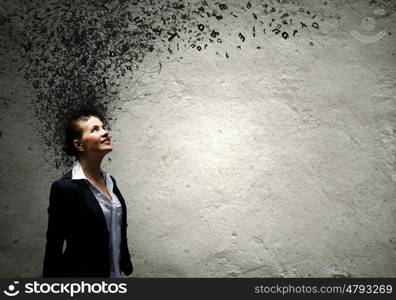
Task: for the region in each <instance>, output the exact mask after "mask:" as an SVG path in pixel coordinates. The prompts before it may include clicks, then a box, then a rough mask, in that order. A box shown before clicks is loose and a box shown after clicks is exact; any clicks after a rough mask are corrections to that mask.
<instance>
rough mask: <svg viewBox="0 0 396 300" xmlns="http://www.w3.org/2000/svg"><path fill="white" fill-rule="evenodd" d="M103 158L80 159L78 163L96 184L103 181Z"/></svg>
mask: <svg viewBox="0 0 396 300" xmlns="http://www.w3.org/2000/svg"><path fill="white" fill-rule="evenodd" d="M102 160H103V157H92V156H91V157H80V158H79V159H78V162H79V163H80V165H81V168H82V169H83V171H84V174H85V176H86V177H87V178H88V179H90V180H93V181H95V182H99V181H101V180H102V179H103V178H102V173H101V172H100V165H101V163H102Z"/></svg>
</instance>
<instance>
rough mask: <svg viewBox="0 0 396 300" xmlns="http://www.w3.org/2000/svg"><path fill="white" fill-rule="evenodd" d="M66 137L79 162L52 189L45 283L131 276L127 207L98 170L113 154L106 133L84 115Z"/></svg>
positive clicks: (94, 119)
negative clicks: (51, 279) (47, 279)
mask: <svg viewBox="0 0 396 300" xmlns="http://www.w3.org/2000/svg"><path fill="white" fill-rule="evenodd" d="M65 137H66V147H65V150H66V153H67V154H68V155H72V156H75V157H76V158H77V160H76V162H75V163H74V165H73V168H72V170H70V171H69V172H68V173H66V174H65V175H64V176H63V178H62V179H60V180H57V181H55V182H54V183H53V184H52V186H51V192H50V199H49V208H48V230H47V244H46V250H45V257H44V270H43V277H120V274H121V271H122V272H123V273H124V274H125V275H129V274H131V273H132V270H133V267H132V263H131V259H130V255H129V250H128V243H127V237H126V227H127V224H126V218H127V214H126V206H125V201H124V199H123V197H122V195H121V193H120V191H119V190H118V188H117V185H116V181H115V180H114V178H113V177H112V176H111V175H110V174H109V173H108V172H106V171H104V170H102V169H101V167H100V165H101V163H102V160H103V158H104V156H105V155H106V154H107V153H109V152H111V151H112V145H111V142H110V136H109V135H108V131H107V130H106V128H105V126H104V125H103V124H102V122H101V120H100V118H99V117H98V116H96V115H94V114H86V115H81V116H79V117H78V118H75V119H73V120H72V121H71V122H70V123H69V124H68V125H67V127H66V135H65ZM64 242H66V247H65V249H64V251H63V246H64V245H63V244H64Z"/></svg>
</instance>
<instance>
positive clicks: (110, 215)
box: [72, 161, 122, 278]
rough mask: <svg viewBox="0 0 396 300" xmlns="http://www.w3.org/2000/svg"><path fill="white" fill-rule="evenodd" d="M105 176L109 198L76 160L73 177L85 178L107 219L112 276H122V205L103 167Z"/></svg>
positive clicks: (102, 171)
mask: <svg viewBox="0 0 396 300" xmlns="http://www.w3.org/2000/svg"><path fill="white" fill-rule="evenodd" d="M100 171H101V173H102V176H103V178H104V179H105V182H106V188H107V190H108V192H109V193H110V195H111V198H112V199H109V198H108V197H107V196H106V195H105V194H103V193H102V192H101V191H99V190H98V189H97V188H96V187H95V186H94V185H92V184H91V183H90V182H89V180H88V179H87V177H86V176H85V174H84V171H83V169H82V167H81V165H80V163H79V161H76V162H75V163H74V165H73V169H72V179H76V180H77V179H85V181H86V182H87V184H88V186H89V188H90V189H91V191H92V193H93V194H94V196H95V198H96V200H98V202H99V204H100V207H101V208H102V211H103V214H104V216H105V219H106V224H107V229H108V231H109V237H110V239H109V250H110V277H112V278H118V277H120V274H121V273H120V248H121V222H122V206H121V203H120V201H119V200H118V198H117V196H116V195H115V194H114V192H113V186H114V183H113V181H112V180H111V177H110V174H109V173H108V172H107V171H104V170H103V169H100Z"/></svg>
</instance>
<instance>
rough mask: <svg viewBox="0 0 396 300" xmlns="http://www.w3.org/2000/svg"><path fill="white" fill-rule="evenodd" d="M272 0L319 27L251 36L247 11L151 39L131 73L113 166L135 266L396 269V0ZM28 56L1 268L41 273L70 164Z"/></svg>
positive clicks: (5, 108)
mask: <svg viewBox="0 0 396 300" xmlns="http://www.w3.org/2000/svg"><path fill="white" fill-rule="evenodd" d="M208 2H209V1H208ZM186 3H187V2H186ZM224 3H226V1H224ZM246 3H247V2H246ZM246 3H244V4H243V5H246ZM263 3H264V2H263ZM325 3H326V4H325ZM227 4H228V9H229V10H230V11H231V10H233V11H234V12H236V11H237V9H239V8H240V7H241V6H242V4H241V2H240V1H235V2H232V1H229V2H227ZM282 5H283V6H282ZM270 7H271V6H270ZM273 7H275V8H276V9H277V12H279V10H280V9H282V7H283V9H284V11H287V10H288V11H293V9H294V11H298V9H299V8H301V7H304V8H305V10H304V12H306V11H307V8H309V9H310V10H311V12H310V14H311V15H310V16H312V15H314V14H317V15H318V16H320V17H317V18H318V19H320V22H319V21H318V23H319V25H320V28H319V29H317V28H312V27H311V28H308V29H306V30H305V29H302V28H301V26H300V27H299V28H300V32H299V34H300V35H299V34H297V35H296V36H295V37H294V38H292V37H290V38H288V39H284V38H282V37H281V36H280V35H278V34H275V33H274V32H272V31H271V30H272V28H273V27H272V26H271V27H269V25H268V24H267V23H265V24H266V28H267V29H268V28H269V29H268V32H267V33H263V32H262V31H260V33H258V32H257V35H256V36H254V37H253V35H252V31H251V28H252V24H253V23H252V22H255V21H254V19H252V18H251V16H252V15H251V14H250V13H249V14H245V15H244V14H242V13H239V14H238V20H237V21H235V20H234V21H232V22H231V21H229V22H226V21H224V22H223V23H222V25H221V26H222V27H221V35H222V36H223V37H226V38H223V40H222V43H221V44H220V43H213V44H211V45H209V46H208V47H207V49H205V50H202V51H197V49H196V47H195V48H190V47H187V48H185V49H182V50H180V52H178V53H177V55H175V54H174V53H173V55H171V56H170V57H169V52H167V51H162V52H160V51H153V52H148V53H147V54H146V55H145V58H144V61H143V62H142V63H141V64H140V67H139V70H138V71H136V73H134V77H133V78H132V79H129V80H127V79H125V80H123V81H121V88H120V90H119V94H118V96H119V99H120V100H121V101H119V102H117V108H116V111H115V115H116V117H117V120H116V121H115V122H114V123H113V124H112V136H113V141H114V151H113V152H112V153H110V154H109V157H110V158H111V160H106V161H104V163H103V167H104V168H106V169H108V170H109V171H110V172H111V173H112V174H113V175H114V176H115V177H116V179H117V183H118V185H119V187H120V190H121V191H122V193H123V195H124V198H125V199H126V201H127V207H128V213H129V215H128V224H129V226H128V230H129V232H128V238H129V247H130V250H131V252H132V254H133V255H132V258H133V262H134V266H135V272H134V275H133V276H136V277H158V276H162V277H178V276H183V277H184V276H186V277H201V276H205V277H218V276H225V277H278V276H285V277H296V276H301V277H311V276H319V277H338V276H347V277H357V276H370V277H371V276H373V277H385V276H391V277H394V276H396V244H395V243H396V222H395V221H396V219H395V216H396V205H395V196H396V193H395V183H396V161H395V159H396V156H395V155H396V143H395V142H396V123H395V121H396V118H395V116H396V114H395V112H396V111H395V100H396V96H395V95H396V68H395V66H396V61H395V50H396V49H395V45H396V43H395V42H396V41H395V34H394V33H393V32H392V30H393V29H394V28H395V26H396V13H395V4H392V3H391V1H371V2H370V1H354V2H353V3H350V2H349V1H342V0H337V1H327V2H325V1H323V2H321V3H320V4H318V2H317V1H308V0H306V1H296V2H286V3H284V4H280V3H273ZM253 8H254V7H253ZM253 8H251V9H253ZM2 9H3V12H2V14H3V15H6V14H7V8H6V7H4V8H2ZM247 9H248V8H247V6H246V8H245V10H247ZM245 10H242V11H243V12H244V11H245ZM10 11H12V12H14V13H15V9H14V10H12V9H10ZM301 14H302V13H301V12H299V14H296V15H295V22H298V21H299V20H302V19H301V18H302V17H301ZM265 18H267V19H265ZM305 18H306V16H305ZM310 18H311V17H310ZM235 19H237V18H235ZM231 20H233V19H231ZM252 20H253V21H252ZM262 20H265V22H267V21H269V22H270V21H271V17H268V16H266V15H264V16H263V17H262ZM210 22H212V21H210ZM253 25H254V24H253ZM2 26H3V28H6V27H5V25H4V24H3V25H2ZM218 26H220V25H218ZM354 29H355V30H356V31H353V30H354ZM303 30H305V31H303ZM3 31H4V30H3ZM290 32H292V31H290ZM239 33H242V34H243V36H244V37H246V40H245V41H243V42H242V40H241V37H240V35H239ZM356 33H360V34H361V35H365V36H366V38H364V37H362V36H359V35H358V34H356ZM382 33H384V34H382ZM385 33H386V34H385ZM392 33H393V34H392ZM4 36H5V37H6V36H7V35H6V34H5V35H4ZM180 39H182V37H180ZM159 46H160V45H159V44H157V45H156V47H157V48H159ZM238 46H241V49H240V48H238ZM157 48H155V49H157ZM180 57H183V58H182V59H181V58H180ZM12 59H15V61H13V60H12ZM22 61H23V60H22V59H20V58H18V56H17V55H15V54H14V53H12V52H10V51H7V52H6V51H3V52H2V55H1V66H2V68H1V73H0V76H1V77H0V78H1V85H0V88H1V95H0V96H1V99H0V100H1V103H0V105H1V106H0V107H1V109H0V113H1V116H0V117H1V119H0V130H1V138H0V163H1V166H2V168H1V171H0V172H1V176H0V198H1V214H0V224H1V228H2V230H1V239H0V275H1V276H39V275H40V273H41V268H42V258H43V254H44V245H45V231H46V226H47V214H46V209H47V206H48V194H49V187H50V184H51V182H52V181H53V180H56V179H57V178H59V177H60V176H61V175H62V172H61V170H57V169H55V168H53V165H52V161H51V160H50V159H49V158H48V155H47V154H46V153H43V149H44V146H43V143H44V142H43V139H42V137H40V135H39V132H38V128H39V127H38V125H37V122H36V120H37V115H36V114H35V112H34V109H33V108H34V107H33V108H32V104H31V103H32V99H34V97H35V95H34V93H33V92H32V90H31V88H30V87H29V84H27V83H26V80H25V79H24V77H23V76H22V75H21V73H19V72H18V71H17V68H16V67H15V66H16V65H18V64H21V63H22ZM28 108H29V109H28Z"/></svg>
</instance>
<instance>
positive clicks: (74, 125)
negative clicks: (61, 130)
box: [63, 113, 103, 158]
mask: <svg viewBox="0 0 396 300" xmlns="http://www.w3.org/2000/svg"><path fill="white" fill-rule="evenodd" d="M92 117H96V118H98V119H99V120H103V118H102V117H101V116H98V114H97V113H83V114H79V115H74V116H72V117H71V118H70V120H69V122H68V123H67V124H66V127H65V146H64V147H63V150H64V151H65V152H66V154H67V155H69V156H75V157H77V158H78V156H79V151H77V149H76V147H75V146H74V143H73V141H74V140H75V139H80V138H81V137H82V133H83V131H82V128H81V126H80V124H79V123H80V122H87V121H88V120H89V119H90V118H92Z"/></svg>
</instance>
